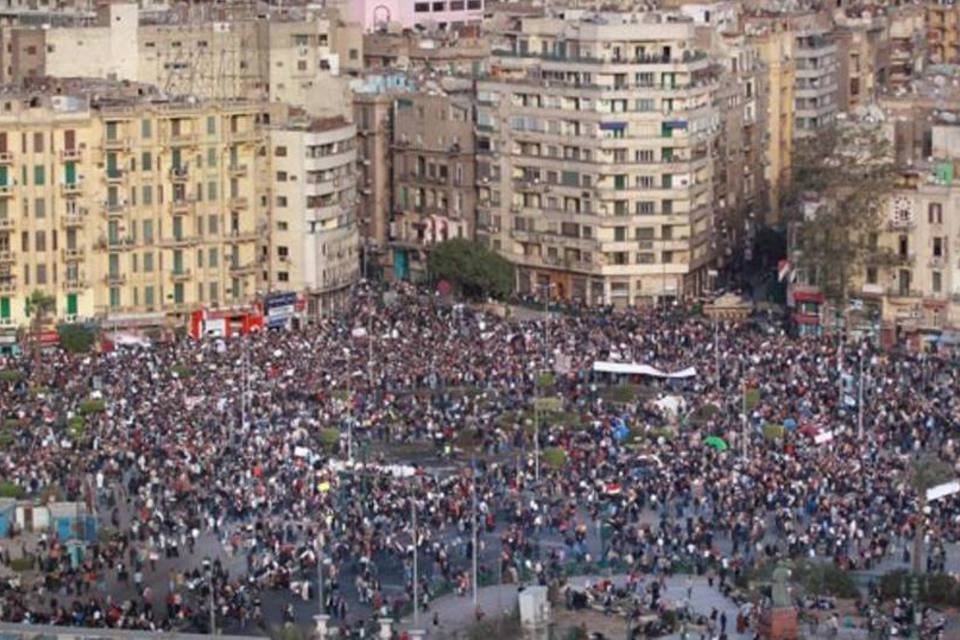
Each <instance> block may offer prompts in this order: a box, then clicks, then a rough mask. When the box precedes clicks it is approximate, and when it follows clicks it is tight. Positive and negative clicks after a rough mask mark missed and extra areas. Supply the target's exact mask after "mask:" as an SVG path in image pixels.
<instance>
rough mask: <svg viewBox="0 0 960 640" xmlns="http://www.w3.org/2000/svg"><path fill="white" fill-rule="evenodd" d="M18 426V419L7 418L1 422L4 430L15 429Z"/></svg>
mask: <svg viewBox="0 0 960 640" xmlns="http://www.w3.org/2000/svg"><path fill="white" fill-rule="evenodd" d="M19 426H20V418H7V419H6V420H4V421H3V428H4V429H16V428H17V427H19Z"/></svg>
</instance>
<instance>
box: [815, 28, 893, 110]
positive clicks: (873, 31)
mask: <svg viewBox="0 0 960 640" xmlns="http://www.w3.org/2000/svg"><path fill="white" fill-rule="evenodd" d="M888 34H889V27H888V23H887V20H886V18H885V17H874V16H872V15H870V14H869V12H864V13H861V14H860V15H852V14H848V13H845V14H841V16H840V19H839V20H838V24H837V26H836V28H835V29H834V30H833V32H831V33H830V36H829V37H830V39H831V40H832V41H833V42H834V43H836V45H837V108H838V109H839V110H840V111H851V110H853V109H856V108H858V107H863V106H866V105H869V104H873V102H874V100H875V99H876V96H877V93H878V91H879V90H880V88H881V87H883V86H885V85H886V78H887V73H889V71H888V68H889V64H890V40H889V37H888Z"/></svg>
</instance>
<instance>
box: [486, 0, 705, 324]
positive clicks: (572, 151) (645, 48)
mask: <svg viewBox="0 0 960 640" xmlns="http://www.w3.org/2000/svg"><path fill="white" fill-rule="evenodd" d="M567 18H569V19H566V20H565V19H564V16H556V17H545V18H519V19H517V24H516V25H515V27H514V28H511V29H508V30H505V31H504V32H503V33H501V34H498V35H499V37H498V38H497V40H496V41H495V42H494V44H493V45H492V46H493V48H494V51H493V54H492V60H491V69H490V73H489V74H488V76H487V77H485V78H484V79H483V80H482V81H480V82H479V83H478V88H477V101H478V109H477V130H478V131H477V142H476V144H477V157H478V160H477V184H478V216H477V235H478V237H479V238H480V239H481V240H482V241H484V242H486V243H488V244H489V246H491V247H492V248H493V249H495V250H497V251H499V252H500V253H501V254H502V255H504V256H505V257H506V258H507V259H508V260H510V261H511V262H513V263H514V264H515V265H516V266H517V277H518V289H519V291H520V292H521V293H539V294H541V295H542V294H543V293H545V292H549V293H550V295H552V296H557V297H561V298H569V299H575V300H582V301H586V302H589V303H608V304H615V305H618V306H626V305H633V304H642V303H646V302H652V301H656V300H666V299H674V298H680V297H688V296H695V295H698V294H700V293H701V292H703V291H704V290H706V289H707V288H708V274H707V271H708V267H709V265H710V264H711V262H712V260H713V255H712V247H711V239H712V234H713V230H714V210H713V202H714V200H713V169H714V167H713V160H712V158H711V155H710V152H709V149H710V146H711V144H712V140H713V138H714V137H715V136H716V135H717V132H718V131H719V127H720V124H719V118H718V115H717V113H716V109H715V108H714V106H713V104H714V99H713V92H714V91H715V88H716V86H717V73H718V69H717V68H716V67H715V66H714V65H713V64H712V63H711V62H710V61H709V60H708V59H707V56H706V55H705V54H704V53H703V52H702V51H700V50H698V49H697V48H696V47H695V46H694V45H693V42H694V31H695V27H694V25H693V24H692V23H677V22H666V21H664V20H662V19H660V18H659V16H657V14H648V15H646V16H643V17H642V20H636V21H631V19H630V16H629V15H621V14H602V15H601V16H596V17H594V18H592V19H577V18H576V17H575V16H573V15H571V16H567Z"/></svg>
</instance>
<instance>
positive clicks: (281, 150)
mask: <svg viewBox="0 0 960 640" xmlns="http://www.w3.org/2000/svg"><path fill="white" fill-rule="evenodd" d="M273 155H275V156H276V157H278V158H286V157H287V148H286V147H281V146H277V147H274V148H273Z"/></svg>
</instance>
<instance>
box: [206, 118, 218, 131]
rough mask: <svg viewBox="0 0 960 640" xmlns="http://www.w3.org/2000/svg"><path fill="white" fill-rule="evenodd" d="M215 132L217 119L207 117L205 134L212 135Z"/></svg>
mask: <svg viewBox="0 0 960 640" xmlns="http://www.w3.org/2000/svg"><path fill="white" fill-rule="evenodd" d="M216 132H217V118H216V117H215V116H207V134H208V135H211V136H212V135H214V134H215V133H216Z"/></svg>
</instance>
